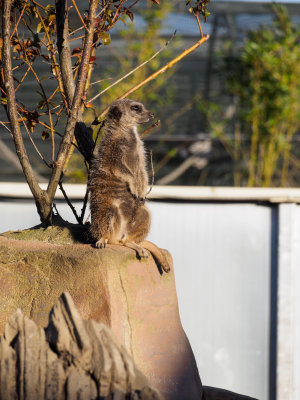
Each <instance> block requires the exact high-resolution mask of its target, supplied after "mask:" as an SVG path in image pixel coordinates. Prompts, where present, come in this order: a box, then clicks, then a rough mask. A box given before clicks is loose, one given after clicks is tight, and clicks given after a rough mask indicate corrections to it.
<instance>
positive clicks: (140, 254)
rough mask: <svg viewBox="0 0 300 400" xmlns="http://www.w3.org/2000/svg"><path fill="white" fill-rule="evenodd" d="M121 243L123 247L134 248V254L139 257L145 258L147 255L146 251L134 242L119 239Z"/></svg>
mask: <svg viewBox="0 0 300 400" xmlns="http://www.w3.org/2000/svg"><path fill="white" fill-rule="evenodd" d="M121 243H122V245H123V246H125V247H128V248H129V249H132V250H135V251H136V254H137V255H138V257H139V258H147V257H148V253H147V251H146V250H145V249H144V248H143V247H141V246H139V245H138V244H136V243H133V242H127V241H121Z"/></svg>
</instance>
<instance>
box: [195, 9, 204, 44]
mask: <svg viewBox="0 0 300 400" xmlns="http://www.w3.org/2000/svg"><path fill="white" fill-rule="evenodd" d="M194 15H195V17H196V19H197V22H198V26H199V30H200V35H201V37H202V38H203V30H202V26H201V23H200V19H199V14H198V13H197V14H194Z"/></svg>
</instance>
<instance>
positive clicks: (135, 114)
mask: <svg viewBox="0 0 300 400" xmlns="http://www.w3.org/2000/svg"><path fill="white" fill-rule="evenodd" d="M153 117H154V114H153V113H152V112H150V111H148V110H147V109H146V107H145V106H144V105H143V104H142V103H140V102H138V101H134V100H129V99H122V100H117V101H115V102H114V103H112V105H111V106H110V109H109V111H108V114H107V119H108V122H114V123H116V124H117V125H122V126H124V127H128V128H130V127H134V126H137V125H139V124H144V123H146V122H148V121H150V119H152V118H153Z"/></svg>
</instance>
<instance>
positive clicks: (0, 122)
mask: <svg viewBox="0 0 300 400" xmlns="http://www.w3.org/2000/svg"><path fill="white" fill-rule="evenodd" d="M0 124H1V125H2V126H4V128H5V129H6V130H7V131H8V132H9V133H10V135H11V136H13V134H12V131H11V130H10V129H8V127H7V126H6V125H5V124H4V123H3V122H2V121H0Z"/></svg>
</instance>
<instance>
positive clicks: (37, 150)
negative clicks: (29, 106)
mask: <svg viewBox="0 0 300 400" xmlns="http://www.w3.org/2000/svg"><path fill="white" fill-rule="evenodd" d="M18 115H19V117H20V118H21V119H22V122H23V125H24V128H25V130H26V132H27V135H28V137H29V140H30V141H31V144H32V145H33V147H34V149H35V151H36V152H37V153H38V155H39V156H40V158H41V159H42V160H43V161H44V163H45V164H46V165H47V167H48V168H51V166H50V165H49V164H48V162H47V161H46V160H45V158H44V157H43V155H42V154H41V152H40V151H39V149H38V148H37V145H36V144H35V143H34V140H33V139H32V136H31V135H30V132H29V130H28V128H27V126H26V124H25V122H24V120H23V118H22V116H21V115H20V114H19V113H18Z"/></svg>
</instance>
